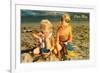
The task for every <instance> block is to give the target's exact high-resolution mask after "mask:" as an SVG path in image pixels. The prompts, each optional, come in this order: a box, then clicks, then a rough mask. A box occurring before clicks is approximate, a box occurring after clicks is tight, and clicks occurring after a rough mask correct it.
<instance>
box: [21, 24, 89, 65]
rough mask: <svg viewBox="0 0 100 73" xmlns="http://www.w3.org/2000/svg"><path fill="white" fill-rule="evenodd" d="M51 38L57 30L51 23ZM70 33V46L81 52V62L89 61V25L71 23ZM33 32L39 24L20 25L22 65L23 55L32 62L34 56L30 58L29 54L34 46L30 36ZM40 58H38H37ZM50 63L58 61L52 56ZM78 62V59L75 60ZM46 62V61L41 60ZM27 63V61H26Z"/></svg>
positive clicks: (37, 28) (55, 25) (34, 40)
mask: <svg viewBox="0 0 100 73" xmlns="http://www.w3.org/2000/svg"><path fill="white" fill-rule="evenodd" d="M53 24H54V27H53V30H54V31H53V36H54V38H55V37H56V34H55V33H56V30H57V26H58V25H57V24H58V23H53ZM71 25H72V32H73V42H72V44H73V45H75V46H77V47H78V48H79V49H80V51H82V55H83V56H82V58H81V60H85V59H89V23H88V22H80V23H72V24H71ZM34 30H40V28H39V23H26V24H21V48H20V49H21V62H22V63H23V59H25V58H24V56H25V54H26V55H28V56H29V57H30V58H31V61H28V62H32V61H33V58H34V56H32V55H31V54H30V53H32V50H33V48H34V47H35V44H36V39H34V38H33V36H32V31H34ZM39 57H40V56H39ZM52 59H53V60H52V61H59V60H58V59H57V58H56V56H54V55H52ZM77 60H79V59H77ZM44 61H48V60H43V61H42V62H44ZM26 62H27V61H26ZM36 62H41V60H40V61H39V60H37V61H36Z"/></svg>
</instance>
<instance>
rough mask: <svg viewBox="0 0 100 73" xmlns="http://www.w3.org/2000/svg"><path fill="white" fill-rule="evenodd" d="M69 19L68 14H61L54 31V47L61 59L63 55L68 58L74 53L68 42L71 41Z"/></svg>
mask: <svg viewBox="0 0 100 73" xmlns="http://www.w3.org/2000/svg"><path fill="white" fill-rule="evenodd" d="M70 20H71V19H70V16H69V14H64V15H62V17H61V23H60V25H59V26H58V29H57V32H56V48H57V53H58V54H57V55H58V58H59V59H60V60H62V58H63V57H64V56H66V57H67V58H70V57H72V56H75V55H76V54H75V53H74V52H73V47H72V45H71V44H70V43H71V42H72V27H71V25H70Z"/></svg>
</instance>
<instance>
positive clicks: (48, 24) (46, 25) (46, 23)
mask: <svg viewBox="0 0 100 73" xmlns="http://www.w3.org/2000/svg"><path fill="white" fill-rule="evenodd" d="M45 28H48V30H49V31H52V29H53V25H52V24H51V22H50V21H49V20H48V19H43V20H41V22H40V29H41V30H42V31H45Z"/></svg>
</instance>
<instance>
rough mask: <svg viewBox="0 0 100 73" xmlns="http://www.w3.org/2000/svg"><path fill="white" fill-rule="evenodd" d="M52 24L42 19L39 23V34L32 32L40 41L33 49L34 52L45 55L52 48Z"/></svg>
mask: <svg viewBox="0 0 100 73" xmlns="http://www.w3.org/2000/svg"><path fill="white" fill-rule="evenodd" d="M52 27H53V25H52V24H51V22H50V21H49V20H47V19H43V20H42V21H41V24H40V30H41V32H40V33H39V35H36V34H33V35H34V36H35V37H37V38H38V39H39V41H40V45H39V46H38V47H37V48H36V49H35V50H34V54H39V53H40V54H41V55H43V56H45V57H47V56H48V55H50V54H48V53H49V52H50V51H52V50H53V49H54V37H53V35H52Z"/></svg>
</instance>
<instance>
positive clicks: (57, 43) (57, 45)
mask: <svg viewBox="0 0 100 73" xmlns="http://www.w3.org/2000/svg"><path fill="white" fill-rule="evenodd" d="M56 47H57V50H58V51H59V50H61V49H62V47H61V45H60V44H59V29H58V30H57V33H56Z"/></svg>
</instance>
